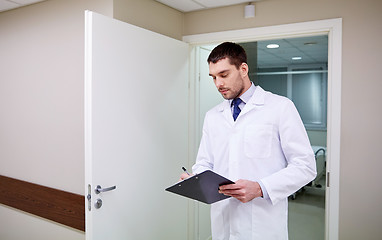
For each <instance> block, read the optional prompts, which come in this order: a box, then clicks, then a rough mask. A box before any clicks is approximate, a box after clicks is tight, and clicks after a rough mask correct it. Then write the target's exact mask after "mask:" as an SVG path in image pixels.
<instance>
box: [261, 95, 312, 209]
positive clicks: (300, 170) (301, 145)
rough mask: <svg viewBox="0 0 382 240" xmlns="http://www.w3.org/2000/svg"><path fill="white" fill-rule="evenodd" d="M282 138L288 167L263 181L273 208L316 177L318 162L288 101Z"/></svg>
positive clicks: (284, 111) (281, 143) (284, 113)
mask: <svg viewBox="0 0 382 240" xmlns="http://www.w3.org/2000/svg"><path fill="white" fill-rule="evenodd" d="M279 138H280V146H281V149H282V152H283V153H284V156H285V160H286V165H287V166H286V168H283V169H281V170H279V171H277V172H275V173H273V174H271V175H270V176H267V177H265V178H263V179H261V181H262V183H263V184H264V186H265V188H266V191H267V192H268V196H269V198H270V200H271V202H272V204H276V203H277V202H278V201H280V200H281V199H285V198H287V197H288V196H290V195H291V194H293V193H294V192H296V191H297V190H299V189H300V188H301V187H303V186H305V185H306V184H307V183H309V182H310V181H312V180H313V179H314V178H315V176H316V162H315V158H314V153H313V150H312V148H311V146H310V142H309V138H308V135H307V133H306V130H305V127H304V124H303V123H302V120H301V118H300V115H299V114H298V112H297V109H296V107H295V106H294V104H293V103H292V102H291V101H290V100H288V101H286V103H285V106H284V107H283V110H282V112H281V114H280V118H279Z"/></svg>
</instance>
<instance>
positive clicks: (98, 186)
mask: <svg viewBox="0 0 382 240" xmlns="http://www.w3.org/2000/svg"><path fill="white" fill-rule="evenodd" d="M116 188H117V186H112V187H108V188H102V187H101V186H100V185H97V187H96V188H95V189H94V192H95V193H96V194H99V193H101V192H107V191H111V190H114V189H116Z"/></svg>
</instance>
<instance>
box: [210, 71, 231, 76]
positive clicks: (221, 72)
mask: <svg viewBox="0 0 382 240" xmlns="http://www.w3.org/2000/svg"><path fill="white" fill-rule="evenodd" d="M228 71H229V69H226V70H223V71H220V72H218V73H217V75H218V74H223V73H225V72H228ZM208 75H210V76H211V77H213V76H214V75H212V74H211V73H210V74H208Z"/></svg>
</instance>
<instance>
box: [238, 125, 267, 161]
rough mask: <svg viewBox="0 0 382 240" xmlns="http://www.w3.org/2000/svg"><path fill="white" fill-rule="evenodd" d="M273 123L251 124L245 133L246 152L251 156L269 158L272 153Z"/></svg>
mask: <svg viewBox="0 0 382 240" xmlns="http://www.w3.org/2000/svg"><path fill="white" fill-rule="evenodd" d="M271 146H272V125H250V126H248V127H247V128H246V130H245V133H244V152H245V155H246V156H247V157H250V158H268V157H269V156H270V155H271Z"/></svg>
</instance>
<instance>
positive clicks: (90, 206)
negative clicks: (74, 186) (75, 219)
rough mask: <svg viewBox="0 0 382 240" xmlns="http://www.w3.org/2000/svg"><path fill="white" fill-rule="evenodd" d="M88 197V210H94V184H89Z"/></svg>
mask: <svg viewBox="0 0 382 240" xmlns="http://www.w3.org/2000/svg"><path fill="white" fill-rule="evenodd" d="M86 199H87V200H88V210H89V211H91V210H92V186H91V185H90V184H88V195H87V196H86Z"/></svg>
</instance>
